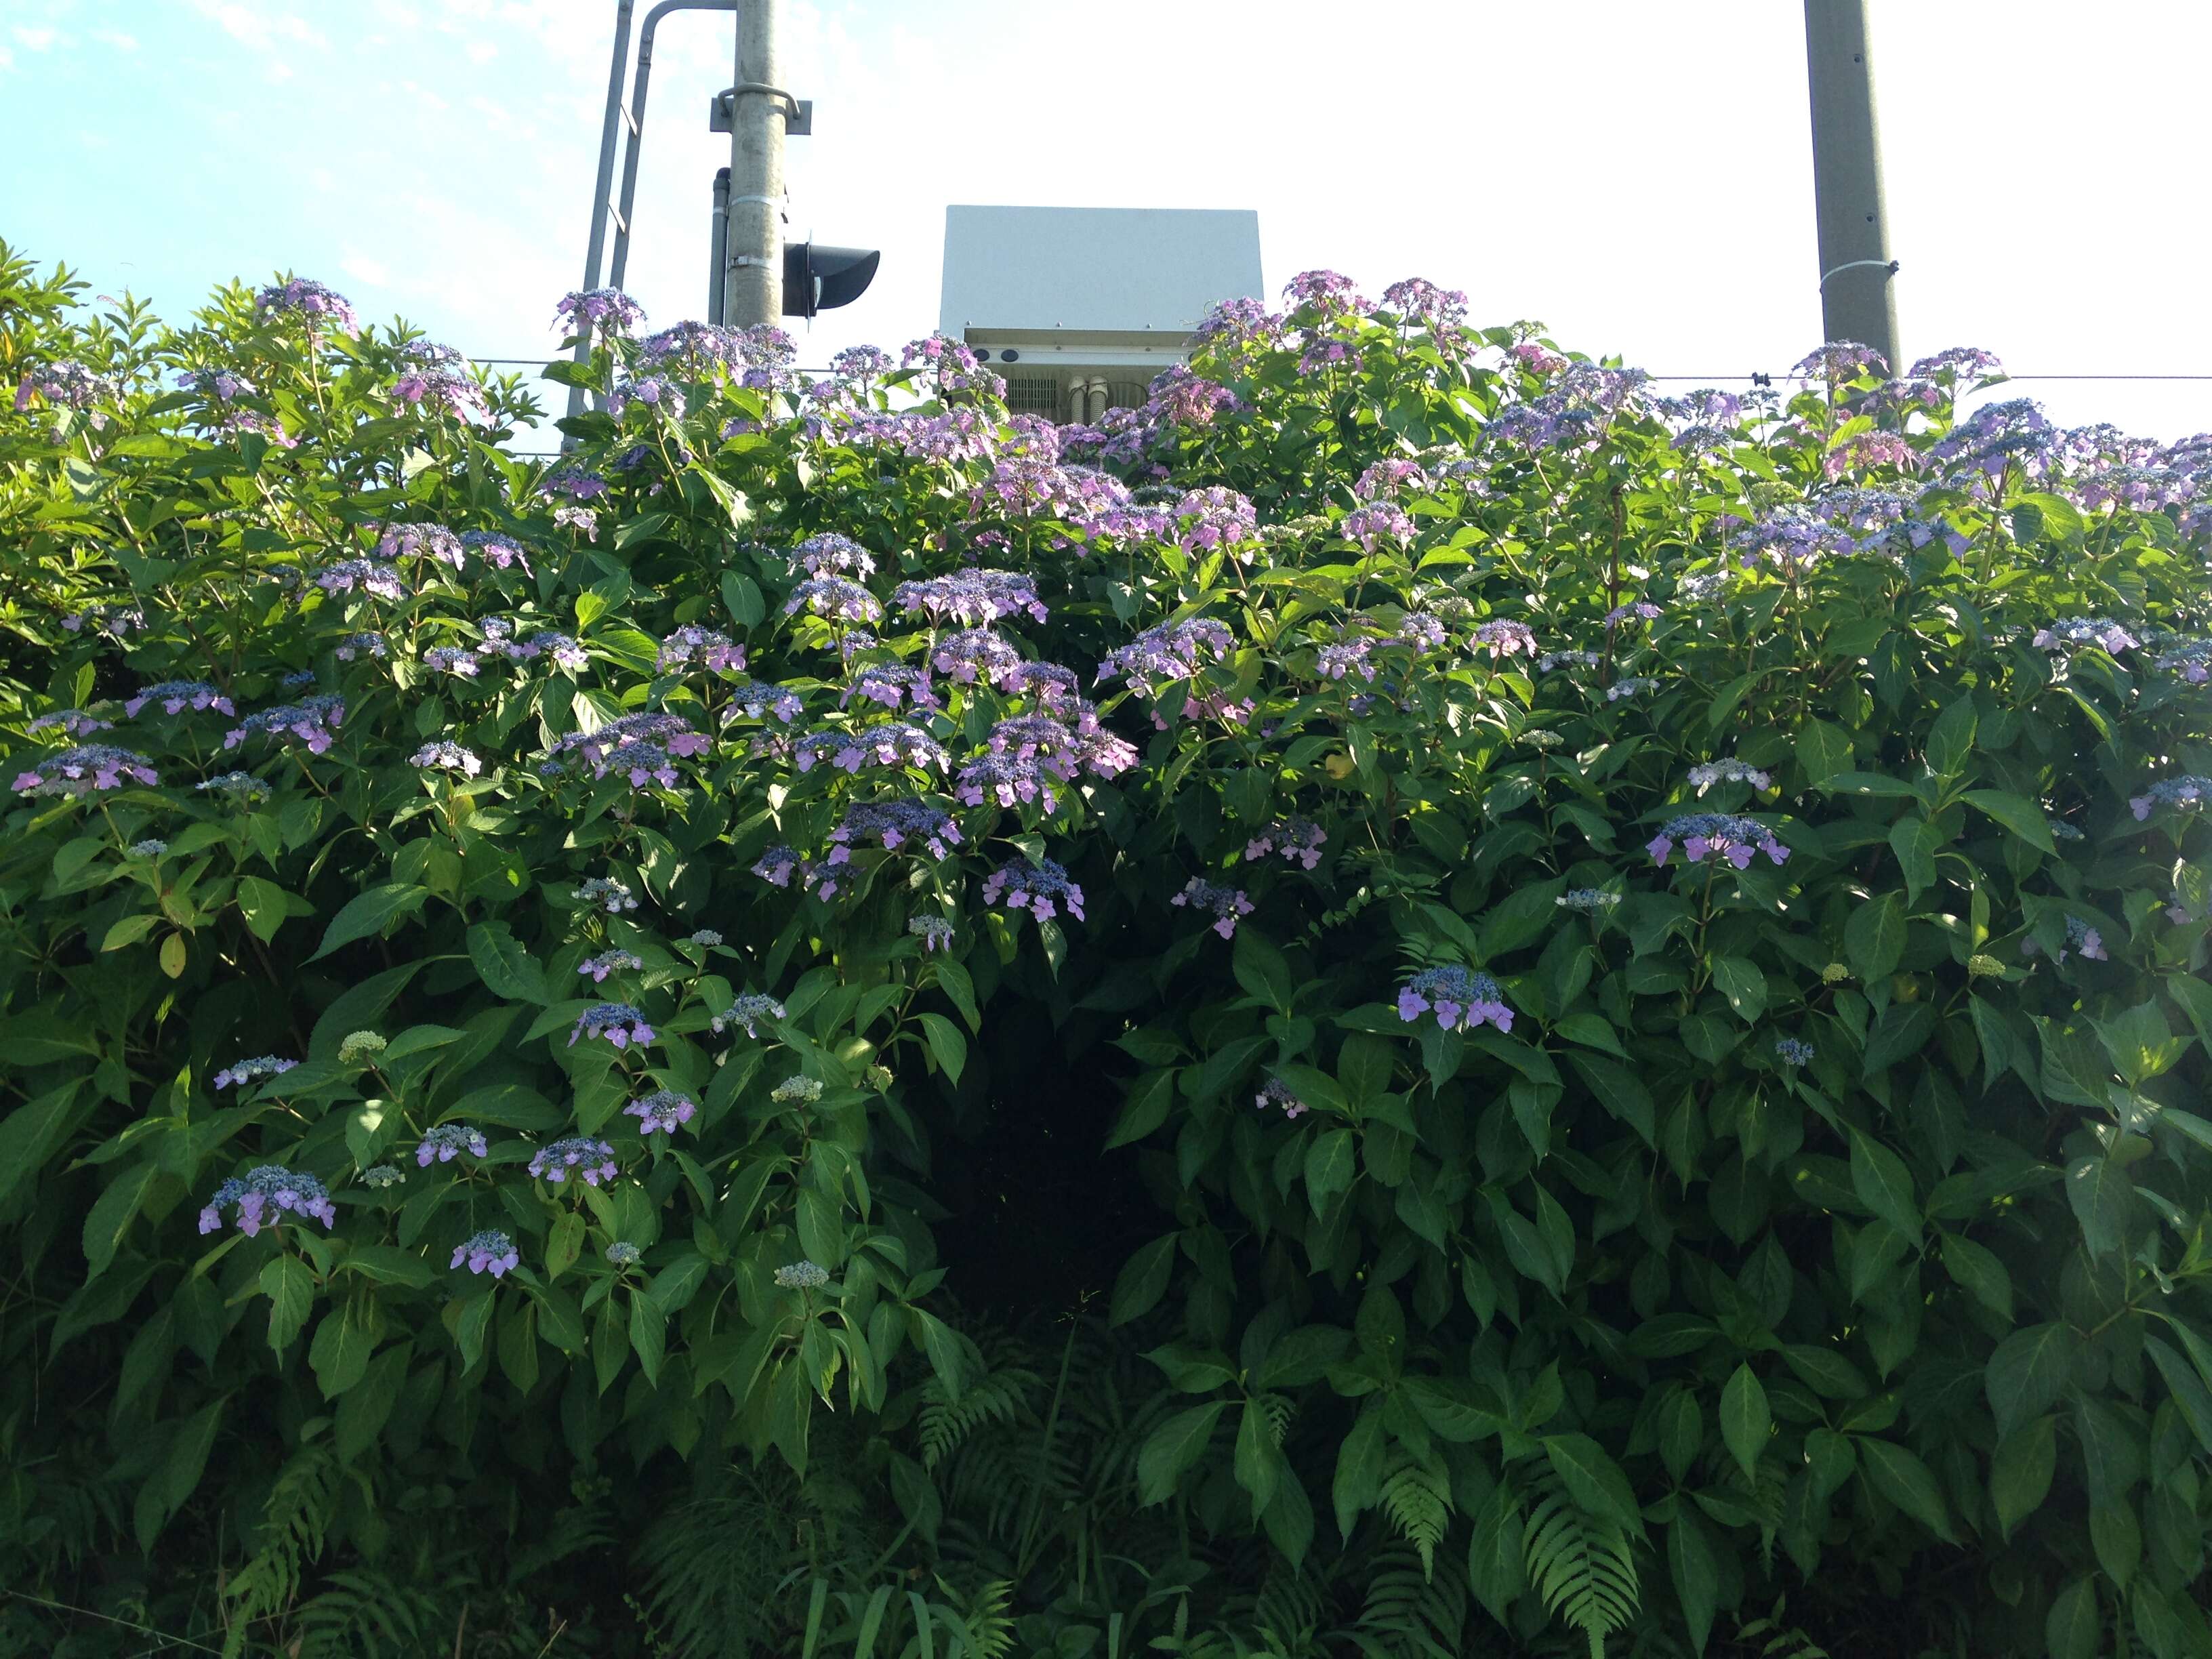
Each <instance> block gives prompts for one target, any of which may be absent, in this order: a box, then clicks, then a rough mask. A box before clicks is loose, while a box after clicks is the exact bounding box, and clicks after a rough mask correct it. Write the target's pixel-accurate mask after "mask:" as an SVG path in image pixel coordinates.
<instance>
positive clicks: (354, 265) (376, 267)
mask: <svg viewBox="0 0 2212 1659" xmlns="http://www.w3.org/2000/svg"><path fill="white" fill-rule="evenodd" d="M338 269H339V270H342V271H343V272H344V273H345V274H346V275H347V276H350V277H352V278H353V279H354V281H356V283H368V284H369V285H370V286H371V287H372V288H389V287H390V286H391V285H392V272H391V270H390V269H389V268H388V267H387V266H386V265H385V264H383V263H382V262H381V261H380V260H376V259H372V258H369V257H368V255H367V254H366V253H355V252H350V251H349V252H347V254H346V256H345V257H344V258H342V259H340V260H339V261H338Z"/></svg>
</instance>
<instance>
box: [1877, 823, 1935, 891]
mask: <svg viewBox="0 0 2212 1659" xmlns="http://www.w3.org/2000/svg"><path fill="white" fill-rule="evenodd" d="M1939 845H1941V838H1940V837H1939V836H1937V834H1936V826H1935V825H1934V824H1932V823H1929V821H1928V820H1927V819H1926V818H1923V817H1909V818H1899V820H1898V821H1897V822H1896V823H1893V824H1892V825H1890V827H1889V849H1890V851H1891V852H1893V853H1894V854H1897V865H1898V868H1899V869H1900V870H1901V871H1903V872H1905V902H1906V903H1907V904H1911V903H1914V902H1917V901H1918V899H1919V897H1920V896H1921V895H1922V894H1923V893H1924V892H1926V891H1927V890H1929V888H1930V887H1933V886H1934V885H1935V884H1936V848H1937V847H1938V846H1939Z"/></svg>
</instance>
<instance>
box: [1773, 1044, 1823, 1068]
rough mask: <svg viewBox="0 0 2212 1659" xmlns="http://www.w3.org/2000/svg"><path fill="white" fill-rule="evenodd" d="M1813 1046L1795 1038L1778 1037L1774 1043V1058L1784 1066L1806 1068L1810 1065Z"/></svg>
mask: <svg viewBox="0 0 2212 1659" xmlns="http://www.w3.org/2000/svg"><path fill="white" fill-rule="evenodd" d="M1813 1052H1814V1051H1813V1045H1812V1044H1811V1043H1809V1042H1804V1041H1802V1040H1801V1039H1799V1038H1797V1037H1778V1038H1776V1039H1775V1042H1774V1054H1775V1058H1777V1059H1778V1060H1780V1061H1781V1062H1782V1063H1783V1064H1784V1066H1806V1065H1810V1064H1811V1063H1812V1059H1813Z"/></svg>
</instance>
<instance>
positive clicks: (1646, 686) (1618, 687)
mask: <svg viewBox="0 0 2212 1659" xmlns="http://www.w3.org/2000/svg"><path fill="white" fill-rule="evenodd" d="M1658 689H1659V682H1658V681H1656V680H1655V679H1653V678H1651V677H1650V675H1648V674H1631V675H1629V676H1627V677H1626V678H1622V679H1617V680H1615V681H1614V682H1613V684H1611V685H1608V686H1607V687H1606V688H1605V700H1606V701H1607V702H1622V701H1624V700H1626V698H1629V697H1640V696H1643V695H1644V693H1645V692H1647V691H1656V690H1658Z"/></svg>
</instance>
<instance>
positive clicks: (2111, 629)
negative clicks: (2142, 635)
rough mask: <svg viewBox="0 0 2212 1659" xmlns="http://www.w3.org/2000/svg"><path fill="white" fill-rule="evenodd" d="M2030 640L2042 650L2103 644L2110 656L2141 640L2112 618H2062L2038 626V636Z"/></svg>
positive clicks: (2131, 646)
mask: <svg viewBox="0 0 2212 1659" xmlns="http://www.w3.org/2000/svg"><path fill="white" fill-rule="evenodd" d="M2028 643H2029V644H2030V645H2032V646H2033V647H2035V648H2036V649H2037V650H2039V651H2064V650H2068V649H2069V648H2070V647H2075V646H2081V645H2096V646H2101V647H2104V649H2105V652H2106V654H2107V655H2110V656H2114V657H2117V656H2118V655H2119V654H2120V653H2121V652H2123V651H2132V650H2134V649H2135V648H2136V647H2137V646H2139V645H2141V644H2142V641H2140V640H2138V639H2137V638H2136V636H2135V635H2132V634H2130V633H2129V632H2128V630H2127V629H2124V628H2123V627H2121V626H2120V625H2119V623H2116V622H2114V621H2113V620H2112V618H2111V617H2060V618H2059V619H2058V620H2057V622H2052V623H2045V624H2044V625H2043V626H2042V627H2041V628H2039V629H2036V630H2035V637H2034V638H2033V639H2032V640H2030V641H2028Z"/></svg>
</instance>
